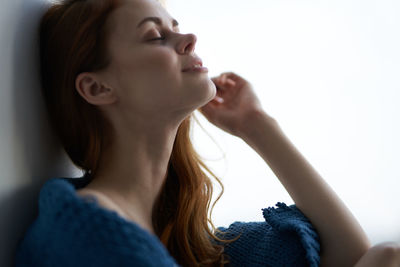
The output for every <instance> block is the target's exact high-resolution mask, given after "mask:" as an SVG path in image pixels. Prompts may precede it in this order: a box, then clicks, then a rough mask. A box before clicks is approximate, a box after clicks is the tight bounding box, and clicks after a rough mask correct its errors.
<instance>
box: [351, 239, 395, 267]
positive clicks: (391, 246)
mask: <svg viewBox="0 0 400 267" xmlns="http://www.w3.org/2000/svg"><path fill="white" fill-rule="evenodd" d="M399 265H400V244H398V243H395V242H384V243H380V244H377V245H375V246H373V247H371V248H370V249H369V250H368V251H367V252H366V253H365V254H364V255H363V256H362V257H361V258H360V260H359V261H358V262H357V263H356V264H355V265H354V266H355V267H373V266H380V267H391V266H399Z"/></svg>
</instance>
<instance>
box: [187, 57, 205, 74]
mask: <svg viewBox="0 0 400 267" xmlns="http://www.w3.org/2000/svg"><path fill="white" fill-rule="evenodd" d="M201 69H203V70H204V69H207V68H204V67H203V62H202V60H201V59H200V58H194V59H192V61H191V62H190V63H189V65H188V66H187V67H186V68H184V69H183V70H182V72H187V71H198V70H201Z"/></svg>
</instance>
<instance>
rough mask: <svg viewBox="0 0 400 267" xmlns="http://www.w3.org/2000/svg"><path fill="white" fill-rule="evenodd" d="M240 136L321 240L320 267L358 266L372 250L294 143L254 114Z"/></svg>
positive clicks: (276, 126) (271, 121)
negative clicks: (287, 194)
mask: <svg viewBox="0 0 400 267" xmlns="http://www.w3.org/2000/svg"><path fill="white" fill-rule="evenodd" d="M241 129H243V130H242V132H241V134H240V136H241V137H242V139H243V140H244V141H245V142H246V143H247V144H248V145H249V146H251V147H252V148H253V149H254V150H255V151H256V152H257V153H258V154H259V155H260V156H261V157H262V158H263V159H264V160H265V162H266V163H267V164H268V165H269V167H270V168H271V169H272V171H273V172H274V173H275V175H276V176H277V177H278V179H279V180H280V182H281V183H282V185H283V186H284V187H285V189H286V190H287V191H288V193H289V195H290V196H291V197H292V199H293V201H294V202H295V204H296V206H297V207H298V208H299V209H300V210H301V211H302V212H303V213H304V214H305V215H306V216H307V218H308V219H309V220H310V221H311V223H312V224H313V225H314V227H315V229H316V230H317V232H318V234H319V236H320V239H321V254H320V256H321V264H320V266H343V267H345V266H354V264H356V263H357V261H358V260H359V259H360V258H361V257H362V255H363V254H364V253H366V251H367V250H368V249H369V247H370V246H371V244H370V241H369V240H368V237H367V236H366V234H365V233H364V231H363V229H362V228H361V226H360V225H359V223H358V222H357V220H356V219H355V218H354V216H353V215H352V213H351V212H350V211H349V210H348V208H347V207H346V206H345V204H344V203H343V202H342V201H341V200H340V199H339V197H338V196H337V195H336V193H335V192H334V191H333V190H332V189H331V188H330V186H329V185H328V184H327V183H326V182H325V181H324V179H323V178H322V177H321V176H320V175H319V174H318V173H317V171H316V170H315V169H314V168H313V167H312V166H311V164H310V163H309V162H308V161H307V160H306V159H305V158H304V157H303V155H302V154H301V153H300V152H299V151H298V150H297V149H296V147H295V146H294V145H293V144H292V143H291V142H290V140H289V139H288V138H287V137H286V135H285V134H284V133H283V131H282V130H281V128H280V126H279V124H278V123H277V121H276V120H275V119H273V118H272V117H270V116H268V115H267V114H266V113H265V112H263V111H259V112H254V116H251V119H249V120H248V121H247V122H246V125H245V126H244V127H241Z"/></svg>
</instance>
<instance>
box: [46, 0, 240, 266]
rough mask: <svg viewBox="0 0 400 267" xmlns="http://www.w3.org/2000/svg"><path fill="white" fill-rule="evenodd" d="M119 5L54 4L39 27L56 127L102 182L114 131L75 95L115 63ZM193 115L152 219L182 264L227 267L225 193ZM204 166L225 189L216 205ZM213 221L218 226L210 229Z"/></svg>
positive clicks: (69, 0) (90, 1)
mask: <svg viewBox="0 0 400 267" xmlns="http://www.w3.org/2000/svg"><path fill="white" fill-rule="evenodd" d="M119 5H120V3H119V1H117V0H65V1H59V2H57V3H52V4H50V6H49V8H48V10H47V11H46V12H45V14H44V15H43V17H42V20H41V22H40V29H39V34H40V65H41V66H40V68H41V69H40V73H41V82H42V93H43V97H44V99H45V104H46V108H47V112H48V117H49V121H50V125H51V126H52V128H53V130H54V132H55V134H56V136H58V138H59V140H60V142H61V144H62V145H63V147H64V149H65V151H66V152H67V154H68V156H69V157H70V159H71V160H72V162H73V163H74V165H76V166H77V167H78V168H80V169H82V170H83V171H84V172H85V174H90V175H92V176H93V177H95V174H96V171H97V169H98V164H99V159H100V156H101V153H102V151H104V148H105V147H106V146H107V145H108V144H110V138H111V135H110V129H111V127H110V125H109V123H108V122H107V120H106V119H105V118H104V116H102V115H101V113H100V111H99V110H98V109H97V108H96V106H94V105H91V104H89V103H88V102H87V101H85V100H84V99H83V98H82V97H81V96H80V95H79V93H78V92H77V91H76V89H75V79H76V77H77V75H78V74H79V73H82V72H95V71H99V70H102V69H104V68H106V67H107V66H108V65H109V64H110V60H111V59H110V57H109V54H108V51H107V47H106V40H107V38H108V37H109V31H110V29H108V28H107V24H106V21H107V17H108V16H109V15H110V13H111V12H112V11H113V10H114V9H115V8H116V7H118V6H119ZM193 116H194V115H193V114H192V115H190V116H189V117H187V118H186V119H185V120H184V121H183V122H182V123H181V125H180V126H179V129H178V131H177V135H176V139H175V142H174V146H173V150H172V154H171V158H170V161H169V166H168V173H167V178H166V180H165V182H164V185H163V187H162V190H161V193H160V195H159V197H158V199H157V201H156V203H155V207H154V213H153V216H152V220H153V226H154V229H155V231H156V234H157V236H158V237H159V239H160V240H161V242H162V243H163V244H164V245H165V246H166V248H167V249H168V251H169V252H170V254H171V255H172V256H173V257H174V258H175V259H176V261H177V262H178V263H179V264H181V265H183V266H223V265H224V263H227V262H228V260H227V255H225V254H224V253H223V252H224V250H223V246H222V245H217V244H216V243H213V242H212V239H215V240H218V241H220V242H223V243H229V242H232V241H234V240H236V239H234V240H222V239H220V238H218V237H217V236H215V234H214V233H216V232H217V231H218V230H217V229H216V228H215V226H214V225H213V223H212V221H211V213H212V210H213V208H214V205H215V204H216V202H217V201H218V200H219V199H220V197H221V195H222V194H223V191H224V187H223V184H222V183H221V181H220V180H219V179H218V177H216V176H215V175H214V174H213V173H212V172H211V171H210V170H209V169H208V168H207V166H206V165H205V164H204V163H203V162H202V161H201V159H200V156H199V155H198V154H197V153H196V151H195V149H194V147H193V145H192V142H191V140H190V130H191V127H192V119H193ZM201 167H203V168H204V169H205V170H206V171H207V172H208V173H210V174H211V175H212V176H213V177H214V178H215V179H216V181H217V182H218V183H219V184H220V186H221V189H222V190H221V192H220V194H219V196H218V198H217V199H216V200H215V202H214V203H213V205H212V207H211V210H210V214H209V217H208V212H209V209H210V202H211V197H212V193H213V185H212V182H211V180H210V178H209V177H208V176H207V175H206V174H205V172H204V171H203V170H202V169H201ZM208 223H210V225H211V226H212V230H210V229H209V226H208Z"/></svg>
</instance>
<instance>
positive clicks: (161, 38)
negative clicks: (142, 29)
mask: <svg viewBox="0 0 400 267" xmlns="http://www.w3.org/2000/svg"><path fill="white" fill-rule="evenodd" d="M157 40H165V37H158V38H153V39H150V40H149V42H150V41H157Z"/></svg>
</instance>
